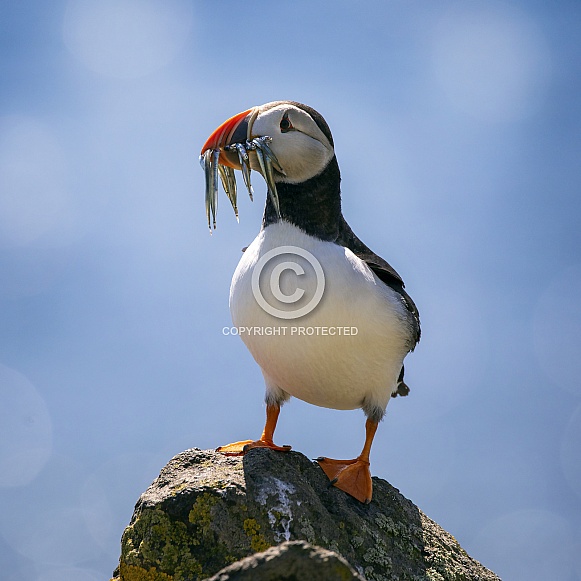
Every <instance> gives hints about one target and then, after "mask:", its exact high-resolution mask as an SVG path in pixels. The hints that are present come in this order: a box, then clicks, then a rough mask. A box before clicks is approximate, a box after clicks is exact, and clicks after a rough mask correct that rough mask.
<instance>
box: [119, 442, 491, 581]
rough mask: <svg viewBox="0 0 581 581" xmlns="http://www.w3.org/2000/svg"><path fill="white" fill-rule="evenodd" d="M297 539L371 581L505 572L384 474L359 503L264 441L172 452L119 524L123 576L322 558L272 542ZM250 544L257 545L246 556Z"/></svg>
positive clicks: (142, 580)
mask: <svg viewBox="0 0 581 581" xmlns="http://www.w3.org/2000/svg"><path fill="white" fill-rule="evenodd" d="M297 540H302V541H306V542H307V543H309V544H310V545H315V546H317V547H322V548H323V549H326V550H327V551H333V552H334V553H337V555H336V556H335V557H334V558H335V559H337V561H333V562H334V563H339V562H341V561H339V559H340V558H343V559H344V560H346V561H347V562H348V563H349V564H350V565H351V567H353V568H354V569H355V570H356V571H357V572H358V573H359V575H361V576H363V577H364V578H365V579H367V580H368V581H375V580H377V581H379V580H397V581H404V580H416V581H419V580H430V581H493V580H496V581H498V580H499V578H498V577H497V576H496V575H495V574H494V573H492V572H491V571H489V570H488V569H486V568H485V567H483V566H482V565H481V564H480V563H478V562H477V561H475V560H474V559H472V558H471V557H469V556H468V554H467V553H466V552H465V551H464V550H463V549H462V548H461V547H460V545H459V544H458V542H457V541H456V540H455V539H454V537H452V535H450V534H448V533H447V532H446V531H444V530H443V529H442V528H441V527H440V526H438V525H437V524H436V523H435V522H433V521H432V520H430V519H429V518H428V517H427V516H425V515H424V514H423V513H422V512H421V511H420V510H419V509H418V508H417V507H416V506H415V505H414V504H413V503H412V502H411V501H409V500H407V499H406V498H404V497H403V496H402V495H401V494H400V493H399V491H398V490H397V489H395V488H393V487H392V486H391V485H390V484H389V483H388V482H386V481H385V480H382V479H380V478H375V477H374V478H373V501H372V502H371V503H370V504H368V505H363V504H361V503H360V502H358V501H356V500H355V499H353V498H351V497H350V496H348V495H347V494H345V493H344V492H342V491H341V490H339V489H337V488H335V487H329V482H328V480H327V477H326V476H325V475H324V473H323V471H322V470H321V469H320V468H319V467H318V466H317V465H316V464H315V463H313V462H311V461H310V460H309V459H308V458H306V457H305V456H303V455H302V454H300V453H298V452H289V453H280V452H274V451H272V450H268V449H254V450H251V451H250V452H249V453H248V454H247V455H246V456H244V457H243V458H232V457H227V456H223V455H221V454H217V453H215V452H212V451H207V450H205V451H202V450H198V449H193V450H186V451H185V452H182V453H181V454H178V455H177V456H176V457H175V458H173V459H172V460H171V461H170V462H169V463H168V464H167V466H165V468H164V469H163V470H162V471H161V474H160V475H159V476H158V478H157V479H156V480H155V481H154V482H153V483H152V484H151V486H150V487H149V488H148V489H147V490H146V491H145V492H144V493H143V494H142V495H141V497H140V499H139V501H138V503H137V505H136V507H135V511H134V513H133V517H132V519H131V522H130V524H129V526H128V527H127V528H126V529H125V532H124V533H123V538H122V549H121V558H120V562H119V568H118V570H117V571H116V574H117V580H118V581H191V580H194V579H205V578H207V577H211V576H212V575H216V574H217V573H218V572H219V571H220V570H222V569H224V567H228V566H229V565H232V564H233V563H235V562H236V561H240V560H241V559H243V561H241V562H240V563H237V564H236V568H235V569H234V570H233V571H234V572H235V574H236V575H242V574H243V573H242V572H243V571H245V570H246V569H245V567H248V566H250V565H249V564H251V563H256V567H257V569H256V570H257V571H258V570H259V569H262V568H264V567H266V568H267V569H266V570H268V566H269V565H268V564H269V563H270V561H271V559H274V560H275V561H276V560H278V561H279V562H280V563H283V562H288V560H289V559H290V558H291V557H292V556H293V555H294V556H296V558H297V559H300V560H307V561H308V560H311V561H320V559H319V557H317V555H318V553H317V551H318V550H319V549H314V548H311V547H309V546H308V545H301V546H300V547H299V546H295V545H287V544H285V545H282V546H281V547H280V548H279V550H278V552H277V551H274V552H268V551H267V549H269V548H270V547H274V546H277V545H281V544H282V543H285V542H288V541H297ZM313 551H314V552H315V553H314V554H313ZM254 553H261V554H260V555H255V556H254V557H253V558H251V560H250V561H248V560H246V559H245V558H246V557H249V556H250V555H252V554H254ZM326 554H327V555H328V553H326ZM339 555H340V556H341V557H339ZM273 556H274V557H276V558H274V557H273ZM252 559H254V560H252ZM329 560H331V558H330V557H329ZM311 565H313V566H315V565H314V564H313V563H311ZM273 566H276V564H273ZM300 566H301V565H300V564H298V563H297V564H296V567H300ZM306 566H307V565H306V564H305V567H306ZM309 566H310V565H309ZM226 571H228V569H226ZM345 571H346V573H349V574H350V575H351V577H349V576H346V577H345V579H352V578H353V576H352V573H351V572H349V570H348V569H346V570H345ZM223 573H224V572H223V571H222V573H220V574H223ZM225 574H230V573H225ZM233 574H234V573H233ZM266 574H268V573H265V575H266ZM216 578H217V579H220V577H216ZM228 578H229V577H225V578H224V579H228ZM238 578H240V579H243V578H244V577H232V579H238ZM254 578H255V577H253V579H254ZM256 578H257V579H258V577H256ZM264 578H265V579H268V578H269V577H264ZM301 578H302V577H301V576H297V577H292V576H291V577H289V579H301Z"/></svg>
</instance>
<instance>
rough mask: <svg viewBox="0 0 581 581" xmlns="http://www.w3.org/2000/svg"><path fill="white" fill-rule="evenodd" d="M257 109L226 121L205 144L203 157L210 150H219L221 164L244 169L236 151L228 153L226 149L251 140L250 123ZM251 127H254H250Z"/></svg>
mask: <svg viewBox="0 0 581 581" xmlns="http://www.w3.org/2000/svg"><path fill="white" fill-rule="evenodd" d="M255 109H256V107H253V108H252V109H248V110H247V111H242V113H238V115H234V117H230V119H228V120H226V121H224V123H222V125H220V127H218V129H216V130H215V131H214V132H213V133H212V135H210V137H208V139H207V140H206V143H204V146H203V147H202V151H201V153H202V155H203V153H204V152H205V151H207V150H208V149H211V150H216V149H219V150H220V157H219V163H221V164H222V165H227V166H229V167H231V168H233V169H242V166H241V164H240V161H239V158H238V154H237V153H236V151H228V150H225V149H224V148H225V147H226V146H228V145H231V144H232V143H245V142H246V140H247V139H250V135H249V134H248V129H249V123H250V119H251V117H253V115H252V113H253V112H254V110H255ZM250 127H252V126H251V125H250Z"/></svg>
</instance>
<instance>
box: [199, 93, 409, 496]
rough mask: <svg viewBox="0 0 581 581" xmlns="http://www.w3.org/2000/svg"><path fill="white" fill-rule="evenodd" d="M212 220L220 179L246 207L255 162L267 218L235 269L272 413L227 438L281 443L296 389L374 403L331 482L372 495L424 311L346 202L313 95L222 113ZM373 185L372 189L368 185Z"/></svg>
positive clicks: (237, 309) (242, 328) (237, 300)
mask: <svg viewBox="0 0 581 581" xmlns="http://www.w3.org/2000/svg"><path fill="white" fill-rule="evenodd" d="M200 161H201V163H202V167H203V168H204V170H205V177H206V214H207V218H208V224H209V226H210V227H211V223H212V220H213V226H214V228H215V226H216V209H217V192H218V183H219V182H218V179H219V178H220V180H221V182H222V185H223V187H224V190H225V192H226V194H227V195H228V198H229V199H230V202H231V203H232V206H233V208H234V211H235V213H236V217H237V218H238V207H237V198H236V180H235V177H234V175H235V174H234V170H240V171H241V172H242V176H243V178H244V183H245V185H246V187H247V189H248V192H249V194H250V197H251V198H252V194H253V190H252V185H251V182H250V173H251V170H254V171H256V172H258V173H260V174H261V175H262V177H263V178H264V180H265V181H266V184H267V199H266V205H265V209H264V214H263V219H262V226H261V228H260V231H259V233H258V235H257V236H256V238H255V239H254V241H253V242H252V243H251V244H250V245H249V246H248V247H246V248H245V249H244V251H243V254H242V258H241V259H240V262H239V263H238V266H237V268H236V270H235V272H234V275H233V277H232V282H231V287H230V312H231V316H232V321H233V324H234V327H233V328H235V329H237V331H238V334H239V335H240V337H241V338H242V340H243V341H244V343H245V345H246V347H247V348H248V350H249V351H250V353H251V355H252V357H253V358H254V360H255V361H256V363H257V364H258V365H259V367H260V369H261V371H262V374H263V376H264V383H265V386H266V391H265V403H266V422H265V425H264V430H263V432H262V435H261V436H260V438H259V439H257V440H252V439H251V440H243V441H239V442H234V443H232V444H228V445H224V446H220V447H219V448H217V451H218V452H221V453H223V454H226V455H232V456H239V455H244V454H246V453H247V452H248V451H249V450H252V449H254V448H270V449H271V450H275V451H278V452H282V453H284V452H288V451H289V450H290V449H291V447H290V446H286V445H285V446H279V445H277V444H275V443H274V432H275V428H276V425H277V421H278V417H279V413H280V410H281V407H282V405H283V404H284V403H285V402H287V401H288V400H289V399H290V398H291V397H295V398H298V399H301V400H303V401H305V402H308V403H310V404H313V405H316V406H321V407H326V408H331V409H336V410H352V409H362V410H363V413H364V414H365V417H366V422H365V441H364V445H363V448H362V450H361V453H360V454H359V456H357V457H356V458H353V459H347V460H337V459H331V458H328V457H324V456H321V457H319V458H317V460H316V461H317V462H318V464H319V466H320V467H321V468H322V470H323V471H324V473H325V474H326V475H327V477H328V478H329V480H330V484H331V485H334V486H336V487H337V488H339V489H341V490H343V491H344V492H346V493H347V494H349V495H351V496H352V497H354V498H355V499H357V500H358V501H360V502H362V503H369V502H371V499H372V492H373V486H372V480H371V472H370V468H369V466H370V459H369V458H370V451H371V446H372V443H373V439H374V437H375V434H376V430H377V428H378V425H379V423H380V421H381V420H382V419H383V417H384V415H385V412H386V407H387V404H388V403H389V401H390V399H391V398H392V397H396V396H398V395H399V396H405V395H407V394H408V393H409V387H408V386H407V385H406V383H405V381H404V358H405V357H406V355H407V354H408V353H409V352H411V351H413V350H414V348H415V346H416V345H417V343H418V342H419V340H420V318H419V313H418V309H417V307H416V305H415V304H414V302H413V300H412V299H411V297H410V296H409V295H408V293H407V292H406V290H405V287H404V282H403V280H402V278H401V276H400V275H399V274H398V273H397V272H396V270H395V269H394V268H393V267H392V266H390V264H389V263H388V262H386V261H385V260H384V259H383V258H381V257H380V256H379V255H377V254H376V253H375V252H373V251H372V250H371V249H370V248H369V247H367V246H366V245H365V244H364V243H363V242H362V241H361V240H360V239H359V238H358V237H357V235H356V234H355V233H354V232H353V230H352V229H351V228H350V226H349V224H348V223H347V221H346V220H345V218H344V217H343V213H342V209H341V187H340V186H341V174H340V171H339V165H338V163H337V158H336V156H335V149H334V142H333V137H332V135H331V131H330V129H329V126H328V125H327V122H326V121H325V119H324V118H323V117H322V115H321V114H320V113H318V112H317V111H315V110H314V109H313V108H312V107H309V106H307V105H304V104H301V103H298V102H296V101H274V102H270V103H266V104H264V105H260V106H256V107H252V108H250V109H248V110H245V111H243V112H241V113H239V114H237V115H234V116H233V117H231V118H229V119H227V120H226V121H225V122H224V123H222V124H221V125H220V126H219V127H218V128H217V129H216V130H215V131H214V132H213V133H212V134H211V135H210V137H209V138H208V139H207V140H206V142H205V144H204V145H203V147H202V150H201V156H200ZM356 195H358V196H360V197H363V196H365V192H356Z"/></svg>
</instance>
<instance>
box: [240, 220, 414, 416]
mask: <svg viewBox="0 0 581 581" xmlns="http://www.w3.org/2000/svg"><path fill="white" fill-rule="evenodd" d="M281 246H294V247H297V248H299V249H302V250H305V251H307V252H308V253H310V254H311V255H312V256H313V257H314V258H315V259H316V261H318V263H319V264H320V265H321V266H322V269H323V272H324V291H323V294H322V298H321V299H320V302H318V304H317V305H316V306H315V307H314V308H313V310H311V311H310V312H309V313H308V314H305V315H304V316H301V317H299V318H279V316H277V315H276V313H275V314H273V313H272V312H267V311H266V310H265V308H263V307H261V306H260V304H259V301H257V298H256V290H257V289H256V284H255V285H254V286H255V288H254V292H253V284H252V277H253V272H255V270H256V268H257V265H258V266H260V264H261V262H264V258H263V257H265V255H266V254H267V253H269V252H270V251H274V250H275V249H277V248H280V247H281ZM307 258H308V255H307ZM261 259H262V261H261ZM293 264H296V265H298V269H297V268H295V270H298V273H299V274H297V273H296V272H293V270H291V269H292V268H293ZM301 270H302V271H303V274H300V272H301ZM257 280H258V282H259V285H258V288H259V289H260V296H262V299H261V300H262V301H263V304H264V302H266V305H267V308H268V307H269V306H270V307H271V309H270V310H271V311H272V307H274V308H276V309H278V310H280V311H283V313H284V314H283V316H284V317H289V316H291V317H292V316H294V314H295V313H296V311H297V309H298V308H301V307H305V306H308V304H309V302H310V301H311V299H313V297H314V296H315V293H316V291H317V288H318V282H317V281H318V280H319V282H320V278H319V279H318V278H317V274H316V271H315V269H314V268H313V267H312V265H311V264H310V263H309V262H308V260H306V259H305V258H303V257H302V256H297V255H293V254H292V253H290V254H289V253H285V254H283V255H280V256H274V257H272V258H271V259H270V260H267V261H266V264H265V265H264V267H263V268H262V272H261V276H260V277H259V278H258V279H257V278H256V275H255V283H256V281H257ZM279 282H280V285H279V284H278V283H279ZM279 286H280V292H279V289H278V287H279ZM281 293H282V295H281ZM260 296H259V297H258V298H259V299H260ZM277 296H278V297H279V298H282V299H283V300H286V301H288V300H289V299H287V298H285V296H286V297H291V299H290V300H291V301H292V302H283V301H280V300H278V299H277ZM299 296H300V300H298V301H294V299H296V298H297V297H299ZM230 311H231V314H232V320H233V323H234V325H235V326H236V327H238V328H239V331H240V335H241V337H242V339H243V341H244V343H245V344H246V346H247V347H248V349H249V350H250V352H251V353H252V355H253V357H254V359H255V360H256V362H257V363H258V364H259V365H260V367H261V368H262V371H263V373H264V376H265V379H266V383H267V389H269V388H270V389H274V386H276V387H278V388H280V389H282V390H284V391H285V392H287V393H289V394H290V395H292V396H294V397H297V398H299V399H302V400H304V401H306V402H309V403H311V404H314V405H318V406H322V407H329V408H334V409H355V408H358V407H361V406H362V405H363V404H364V403H365V404H366V405H373V406H377V407H380V408H382V409H385V406H386V405H387V402H388V401H389V398H390V397H391V394H392V392H394V391H395V389H396V387H397V378H398V375H399V373H400V370H401V366H402V362H403V359H404V357H405V355H406V354H407V352H408V350H409V349H408V345H409V333H410V330H409V323H408V321H409V313H408V312H407V310H406V308H405V306H404V305H403V303H402V301H401V299H400V297H399V295H398V294H397V293H396V292H395V291H393V290H392V289H391V288H389V287H387V286H386V285H385V284H384V283H382V282H381V281H380V280H379V279H378V278H377V277H376V276H375V275H374V274H373V272H372V271H371V270H370V269H369V268H368V267H367V265H366V264H365V263H364V262H363V261H361V260H360V259H359V258H357V256H355V254H353V253H352V252H351V251H350V250H348V249H346V248H343V247H341V246H338V245H336V244H334V243H331V242H324V241H321V240H319V239H318V238H315V237H312V236H309V235H307V234H305V233H304V232H303V231H301V230H300V229H299V228H297V227H295V226H293V225H292V224H289V223H288V222H279V223H277V224H273V225H270V226H268V227H267V228H265V229H264V230H262V231H261V232H260V234H259V235H258V236H257V238H256V239H255V240H254V241H253V242H252V244H251V245H250V246H249V247H248V249H247V250H246V252H245V253H244V255H243V257H242V259H241V260H240V262H239V264H238V267H237V268H236V271H235V273H234V276H233V278H232V285H231V287H230Z"/></svg>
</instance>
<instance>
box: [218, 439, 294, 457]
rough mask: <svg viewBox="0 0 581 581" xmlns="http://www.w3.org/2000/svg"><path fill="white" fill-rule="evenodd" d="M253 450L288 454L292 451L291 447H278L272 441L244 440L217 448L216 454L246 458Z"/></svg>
mask: <svg viewBox="0 0 581 581" xmlns="http://www.w3.org/2000/svg"><path fill="white" fill-rule="evenodd" d="M252 448H270V449H271V450H276V451H277V452H288V451H289V450H290V449H291V447H290V446H277V445H276V444H275V443H274V442H273V441H272V440H242V441H241V442H234V443H233V444H227V445H226V446H219V447H218V448H216V452H220V454H224V455H225V456H244V454H246V452H248V451H249V450H252Z"/></svg>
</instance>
